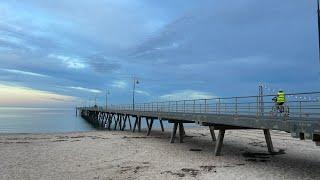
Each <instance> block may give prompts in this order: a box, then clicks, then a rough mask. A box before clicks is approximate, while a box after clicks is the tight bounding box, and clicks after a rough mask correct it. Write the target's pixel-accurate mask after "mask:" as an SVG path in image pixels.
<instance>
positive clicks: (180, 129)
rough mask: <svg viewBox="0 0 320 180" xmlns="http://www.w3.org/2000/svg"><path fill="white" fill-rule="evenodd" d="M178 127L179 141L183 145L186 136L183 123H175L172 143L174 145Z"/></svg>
mask: <svg viewBox="0 0 320 180" xmlns="http://www.w3.org/2000/svg"><path fill="white" fill-rule="evenodd" d="M178 126H179V141H180V143H183V137H184V136H185V131H184V126H183V123H182V122H174V123H173V129H172V133H171V139H170V143H174V140H175V138H176V134H177V129H178Z"/></svg>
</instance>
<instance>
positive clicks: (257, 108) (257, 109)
mask: <svg viewBox="0 0 320 180" xmlns="http://www.w3.org/2000/svg"><path fill="white" fill-rule="evenodd" d="M256 106H257V107H256V111H257V112H256V113H257V119H258V118H259V97H258V96H257V105H256Z"/></svg>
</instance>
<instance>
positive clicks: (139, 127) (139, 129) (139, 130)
mask: <svg viewBox="0 0 320 180" xmlns="http://www.w3.org/2000/svg"><path fill="white" fill-rule="evenodd" d="M138 132H141V116H139V118H138Z"/></svg>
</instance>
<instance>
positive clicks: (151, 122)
mask: <svg viewBox="0 0 320 180" xmlns="http://www.w3.org/2000/svg"><path fill="white" fill-rule="evenodd" d="M147 122H148V120H147ZM148 124H149V127H148V133H147V136H149V135H150V133H151V129H152V125H153V118H151V119H150V123H148Z"/></svg>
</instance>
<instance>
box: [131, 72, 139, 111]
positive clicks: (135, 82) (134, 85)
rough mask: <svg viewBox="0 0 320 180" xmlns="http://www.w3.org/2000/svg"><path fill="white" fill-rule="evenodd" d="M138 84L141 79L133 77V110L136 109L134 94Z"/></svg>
mask: <svg viewBox="0 0 320 180" xmlns="http://www.w3.org/2000/svg"><path fill="white" fill-rule="evenodd" d="M136 84H139V81H138V80H137V79H136V78H135V77H133V91H132V110H133V111H134V104H135V103H134V96H135V91H136Z"/></svg>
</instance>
